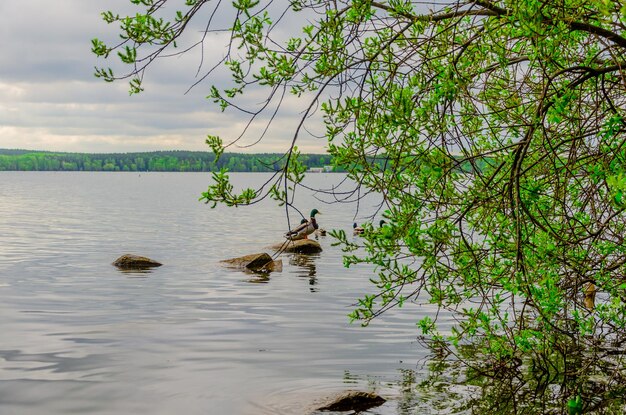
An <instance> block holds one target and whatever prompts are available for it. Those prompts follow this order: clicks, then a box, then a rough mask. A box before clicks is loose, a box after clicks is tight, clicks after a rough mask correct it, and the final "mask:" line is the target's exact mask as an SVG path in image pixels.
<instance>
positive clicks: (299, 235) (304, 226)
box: [285, 209, 322, 241]
mask: <svg viewBox="0 0 626 415" xmlns="http://www.w3.org/2000/svg"><path fill="white" fill-rule="evenodd" d="M321 214H322V213H321V212H320V211H319V210H317V209H313V210H312V211H311V215H310V219H309V220H306V219H302V221H301V222H300V225H298V226H297V227H296V228H293V229H292V230H290V231H289V232H287V233H286V234H285V238H287V239H289V240H291V241H297V240H299V239H308V236H309V235H310V234H312V233H313V232H315V230H316V229H318V228H319V225H318V223H317V221H316V220H315V215H321Z"/></svg>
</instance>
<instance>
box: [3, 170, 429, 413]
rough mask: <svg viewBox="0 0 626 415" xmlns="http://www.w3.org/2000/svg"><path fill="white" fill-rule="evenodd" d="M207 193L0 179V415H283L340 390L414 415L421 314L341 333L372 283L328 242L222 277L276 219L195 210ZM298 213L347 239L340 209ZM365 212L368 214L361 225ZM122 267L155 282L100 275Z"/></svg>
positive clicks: (349, 217) (92, 178) (346, 217)
mask: <svg viewBox="0 0 626 415" xmlns="http://www.w3.org/2000/svg"><path fill="white" fill-rule="evenodd" d="M233 177H234V180H235V182H236V183H239V184H240V185H242V186H243V185H246V186H248V185H253V184H255V183H261V182H262V181H263V180H265V179H267V176H266V175H264V174H243V173H242V174H235V175H233ZM341 178H342V176H340V175H337V174H319V175H311V178H310V184H312V185H314V186H317V185H324V186H328V185H329V184H331V183H332V182H334V181H336V182H339V181H341ZM209 180H210V176H209V175H208V174H201V173H189V174H187V173H141V174H139V173H87V172H84V173H83V172H80V173H78V172H77V173H66V172H2V173H0V298H1V299H2V301H0V317H1V319H2V320H1V323H0V324H1V333H2V335H1V337H0V339H1V340H0V413H2V414H20V415H21V414H29V415H39V414H42V415H43V414H45V415H51V414H98V415H100V414H115V415H119V414H140V413H150V414H153V415H157V414H176V413H180V414H186V415H192V414H204V415H206V414H216V415H217V414H235V415H236V414H244V415H245V414H284V415H290V414H302V413H305V412H306V410H305V408H306V407H308V405H310V404H311V402H313V401H315V399H317V398H319V397H321V396H324V395H327V394H329V393H332V392H333V391H338V390H344V389H361V390H376V391H378V392H379V393H381V394H383V395H384V396H385V397H388V398H391V400H390V401H389V402H388V403H387V404H385V405H384V406H382V407H380V408H377V409H374V410H371V411H369V412H368V413H370V414H413V413H427V412H424V411H423V410H420V411H418V409H416V408H418V407H419V402H418V399H417V398H416V397H414V396H412V395H411V396H409V397H408V398H407V396H406V390H404V391H403V388H402V386H401V384H402V382H403V381H404V382H405V386H406V378H407V373H411V376H413V375H412V374H413V373H416V374H417V375H418V376H419V374H420V373H421V371H422V364H423V359H424V358H425V356H426V352H425V351H424V350H423V349H422V348H421V347H420V346H419V345H418V343H416V341H415V337H416V334H417V330H416V328H415V322H416V321H417V320H419V319H420V318H421V317H422V316H423V315H426V314H429V313H432V312H433V311H434V310H433V309H431V308H429V306H427V305H420V306H411V305H409V306H408V307H407V309H405V310H401V311H400V312H390V313H388V314H386V315H385V316H383V317H382V318H381V319H379V320H378V321H376V322H375V323H374V324H373V325H371V326H370V327H367V328H362V327H360V326H359V325H358V324H349V322H348V319H347V317H346V315H347V313H348V312H350V310H351V306H352V304H353V303H354V302H355V300H356V299H357V298H358V297H359V296H361V295H363V294H364V293H367V292H370V291H371V290H372V288H373V287H372V286H371V284H370V283H369V281H368V278H369V276H370V273H371V269H370V268H366V267H356V268H353V269H345V268H343V266H342V261H341V252H340V251H339V249H338V248H336V247H332V246H331V242H332V241H331V238H330V237H321V238H320V240H319V242H320V243H321V244H322V246H323V248H324V251H323V252H322V253H320V254H319V255H314V256H309V257H302V256H293V255H291V256H284V257H283V262H284V270H283V272H282V273H274V274H272V275H271V276H270V277H269V278H262V277H259V276H254V275H248V274H244V273H240V272H233V271H230V270H227V269H225V268H223V267H221V266H220V264H219V261H220V260H221V259H225V258H229V257H233V256H240V255H244V254H249V253H255V252H261V251H267V250H268V249H267V248H266V247H267V245H270V244H272V243H275V242H278V241H280V240H281V234H282V232H284V229H285V228H286V222H285V212H284V209H283V208H280V207H277V206H274V205H272V204H271V203H263V204H261V205H257V206H256V207H254V208H222V207H218V208H216V209H210V208H209V207H208V206H206V205H204V204H203V203H201V202H199V201H198V198H199V196H200V193H201V192H202V191H203V190H205V189H206V185H207V183H208V181H209ZM296 202H297V205H298V206H299V207H300V208H301V209H302V210H303V212H308V211H309V210H310V209H311V208H313V207H317V208H318V209H319V210H321V211H322V212H323V214H322V215H321V216H320V217H319V221H320V223H321V224H322V226H323V227H325V228H327V229H332V228H343V229H346V231H349V230H350V228H351V225H352V222H353V217H354V213H355V212H354V207H353V206H349V205H345V204H334V205H326V204H323V203H321V202H319V201H317V200H316V199H315V198H314V197H313V196H312V195H311V194H304V193H302V194H300V195H298V198H297V200H296ZM373 206H374V199H370V200H369V201H365V202H364V203H363V204H362V205H361V211H360V212H361V216H364V215H366V214H369V213H371V212H372V211H373ZM368 209H369V211H368ZM292 220H295V221H297V222H299V218H298V217H296V218H292ZM357 220H359V218H357ZM124 253H134V254H139V255H145V256H148V257H151V258H153V259H156V260H158V261H160V262H163V263H164V264H165V265H164V266H162V267H161V268H158V269H155V270H154V271H152V272H150V273H122V272H120V271H118V270H117V269H116V268H115V267H113V266H112V265H111V262H112V261H113V260H115V258H117V257H118V256H119V255H121V254H124ZM413 400H415V401H413Z"/></svg>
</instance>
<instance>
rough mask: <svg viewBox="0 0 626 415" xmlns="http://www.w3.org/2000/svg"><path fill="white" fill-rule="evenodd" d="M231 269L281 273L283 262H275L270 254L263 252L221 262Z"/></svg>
mask: <svg viewBox="0 0 626 415" xmlns="http://www.w3.org/2000/svg"><path fill="white" fill-rule="evenodd" d="M221 262H222V263H224V264H226V266H228V267H230V268H237V269H242V270H250V271H254V272H281V271H282V270H283V261H281V260H278V261H274V260H273V259H272V257H271V256H269V254H266V253H265V252H261V253H259V254H250V255H245V256H242V257H237V258H230V259H225V260H223V261H221Z"/></svg>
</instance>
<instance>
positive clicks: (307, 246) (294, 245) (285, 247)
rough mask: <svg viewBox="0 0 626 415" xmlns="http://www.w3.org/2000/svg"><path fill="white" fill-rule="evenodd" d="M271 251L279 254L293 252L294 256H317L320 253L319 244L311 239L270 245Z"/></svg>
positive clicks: (320, 247)
mask: <svg viewBox="0 0 626 415" xmlns="http://www.w3.org/2000/svg"><path fill="white" fill-rule="evenodd" d="M272 249H275V250H276V251H281V252H293V253H296V254H317V253H318V252H322V246H321V245H320V244H319V242H317V241H314V240H312V239H299V240H297V241H285V242H283V243H279V244H275V245H272Z"/></svg>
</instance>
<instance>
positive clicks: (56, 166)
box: [0, 149, 332, 172]
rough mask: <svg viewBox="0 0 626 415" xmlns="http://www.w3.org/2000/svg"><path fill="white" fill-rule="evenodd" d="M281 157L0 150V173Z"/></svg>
mask: <svg viewBox="0 0 626 415" xmlns="http://www.w3.org/2000/svg"><path fill="white" fill-rule="evenodd" d="M299 159H300V161H301V162H302V163H303V164H304V165H305V166H307V167H308V168H311V167H314V168H315V167H324V166H329V165H331V164H332V159H331V157H330V156H329V155H326V154H302V155H300V158H299ZM283 163H284V159H283V158H282V154H271V153H267V154H239V153H224V154H222V156H221V157H220V159H219V160H218V161H217V163H216V162H215V155H214V154H213V153H211V152H204V151H154V152H147V153H109V154H97V153H93V154H92V153H56V152H46V151H30V150H3V149H0V171H8V170H12V171H13V170H18V171H171V172H207V171H218V170H220V169H222V168H227V169H228V170H229V171H232V172H270V171H276V170H278V169H280V168H281V166H282V165H283Z"/></svg>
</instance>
